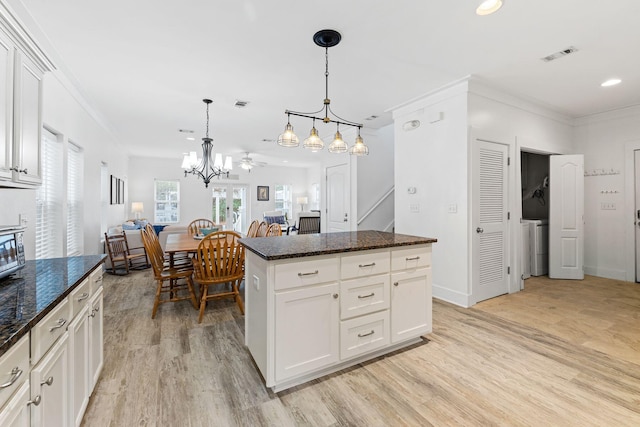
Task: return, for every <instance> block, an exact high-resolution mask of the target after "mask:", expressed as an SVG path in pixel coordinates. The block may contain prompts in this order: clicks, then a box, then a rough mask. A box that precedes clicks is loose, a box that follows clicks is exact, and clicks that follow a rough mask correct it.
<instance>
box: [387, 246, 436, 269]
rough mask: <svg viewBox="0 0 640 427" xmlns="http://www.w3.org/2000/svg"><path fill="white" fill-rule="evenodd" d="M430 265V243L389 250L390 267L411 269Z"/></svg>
mask: <svg viewBox="0 0 640 427" xmlns="http://www.w3.org/2000/svg"><path fill="white" fill-rule="evenodd" d="M430 266H431V245H420V246H410V247H409V248H407V249H394V250H393V251H392V252H391V269H392V270H393V271H398V270H412V269H416V268H424V267H430Z"/></svg>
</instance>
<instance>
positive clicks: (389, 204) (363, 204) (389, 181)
mask: <svg viewBox="0 0 640 427" xmlns="http://www.w3.org/2000/svg"><path fill="white" fill-rule="evenodd" d="M393 132H394V128H393V124H391V125H388V126H385V127H383V128H380V129H377V130H376V131H370V130H363V131H362V132H361V135H362V137H363V139H364V141H365V143H366V144H367V146H368V147H369V155H367V156H362V157H358V158H357V182H358V187H357V188H358V191H357V194H356V195H355V196H356V201H357V209H358V210H357V214H356V215H355V216H356V219H357V221H360V220H361V218H362V217H363V215H365V214H366V213H367V211H368V210H369V209H371V208H372V207H373V206H374V205H375V204H376V203H378V201H379V200H380V199H381V198H382V197H383V196H384V195H385V194H386V193H387V192H388V191H389V190H391V189H392V188H394V160H393V158H394V143H393ZM393 200H394V197H393V194H392V195H391V196H389V197H387V199H386V200H385V201H384V202H383V204H381V205H380V206H379V207H378V208H377V209H376V212H374V213H372V214H371V216H369V217H368V218H367V219H365V220H364V221H363V222H362V223H361V224H360V225H359V226H358V229H360V230H384V229H385V228H386V227H387V226H388V225H389V224H393V222H394V201H393Z"/></svg>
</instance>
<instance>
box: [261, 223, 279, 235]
mask: <svg viewBox="0 0 640 427" xmlns="http://www.w3.org/2000/svg"><path fill="white" fill-rule="evenodd" d="M264 235H265V237H270V236H282V227H280V224H278V223H275V222H274V223H273V224H270V225H269V227H267V231H266V232H265V233H264Z"/></svg>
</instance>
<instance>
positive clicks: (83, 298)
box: [78, 292, 89, 302]
mask: <svg viewBox="0 0 640 427" xmlns="http://www.w3.org/2000/svg"><path fill="white" fill-rule="evenodd" d="M87 298H89V292H84V293H83V294H82V295H80V296H79V297H78V302H80V301H84V300H86V299H87Z"/></svg>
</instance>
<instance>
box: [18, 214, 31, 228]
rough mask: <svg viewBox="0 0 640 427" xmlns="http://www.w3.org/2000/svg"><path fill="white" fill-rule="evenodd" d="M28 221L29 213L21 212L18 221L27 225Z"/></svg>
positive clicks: (24, 225) (22, 224)
mask: <svg viewBox="0 0 640 427" xmlns="http://www.w3.org/2000/svg"><path fill="white" fill-rule="evenodd" d="M27 222H29V221H28V220H27V214H23V213H21V214H19V215H18V223H19V224H20V225H21V226H23V227H26V226H27Z"/></svg>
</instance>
